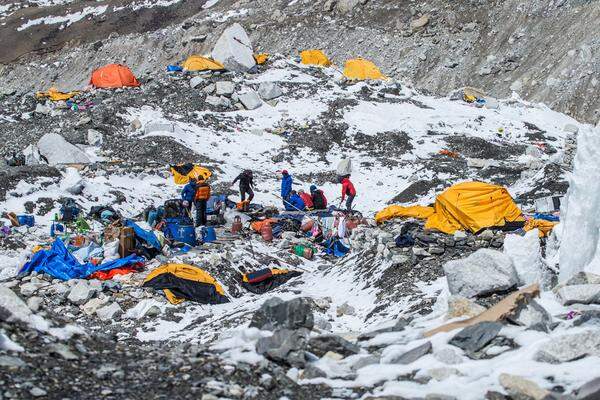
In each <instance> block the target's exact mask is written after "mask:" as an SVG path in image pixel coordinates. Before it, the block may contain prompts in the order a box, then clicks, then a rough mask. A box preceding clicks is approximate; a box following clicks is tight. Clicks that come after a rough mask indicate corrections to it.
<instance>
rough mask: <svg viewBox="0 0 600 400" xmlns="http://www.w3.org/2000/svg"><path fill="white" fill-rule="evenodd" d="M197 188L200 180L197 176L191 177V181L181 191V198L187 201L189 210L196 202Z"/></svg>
mask: <svg viewBox="0 0 600 400" xmlns="http://www.w3.org/2000/svg"><path fill="white" fill-rule="evenodd" d="M196 190H198V182H197V181H196V179H195V178H190V181H189V182H188V183H187V185H185V186H184V187H183V190H182V191H181V200H183V201H185V202H187V204H186V207H187V208H188V210H191V209H192V204H194V199H195V198H196Z"/></svg>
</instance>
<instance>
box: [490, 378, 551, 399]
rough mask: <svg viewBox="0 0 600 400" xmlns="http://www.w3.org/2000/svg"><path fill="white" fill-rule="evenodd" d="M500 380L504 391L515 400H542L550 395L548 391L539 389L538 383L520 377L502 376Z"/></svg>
mask: <svg viewBox="0 0 600 400" xmlns="http://www.w3.org/2000/svg"><path fill="white" fill-rule="evenodd" d="M498 380H499V381H500V385H502V387H503V388H504V390H506V391H507V392H508V394H509V395H510V396H511V398H514V399H533V400H542V399H544V398H545V397H546V396H547V395H549V394H550V392H549V391H547V390H546V389H542V388H541V387H539V386H538V384H537V383H535V382H532V381H530V380H528V379H525V378H523V377H521V376H518V375H510V374H500V376H499V377H498Z"/></svg>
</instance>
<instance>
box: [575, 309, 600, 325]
mask: <svg viewBox="0 0 600 400" xmlns="http://www.w3.org/2000/svg"><path fill="white" fill-rule="evenodd" d="M573 326H589V327H600V310H584V311H581V315H580V316H579V318H577V319H576V320H575V321H573Z"/></svg>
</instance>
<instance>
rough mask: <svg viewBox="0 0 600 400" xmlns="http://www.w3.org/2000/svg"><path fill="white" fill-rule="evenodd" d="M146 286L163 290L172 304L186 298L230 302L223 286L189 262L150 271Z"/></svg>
mask: <svg viewBox="0 0 600 400" xmlns="http://www.w3.org/2000/svg"><path fill="white" fill-rule="evenodd" d="M143 286H144V287H151V288H153V289H156V290H161V289H162V290H163V291H164V293H165V296H167V300H169V302H170V303H171V304H179V303H181V302H183V301H184V300H190V301H196V302H198V303H204V304H221V303H227V302H229V299H228V298H227V297H226V296H225V292H224V291H223V287H221V285H220V284H219V282H217V281H216V280H215V278H213V277H212V276H211V275H210V274H209V273H208V272H206V271H204V270H203V269H200V268H198V267H194V266H192V265H188V264H165V265H163V266H161V267H159V268H157V269H155V270H154V271H152V272H150V274H148V276H147V277H146V279H145V280H144V284H143Z"/></svg>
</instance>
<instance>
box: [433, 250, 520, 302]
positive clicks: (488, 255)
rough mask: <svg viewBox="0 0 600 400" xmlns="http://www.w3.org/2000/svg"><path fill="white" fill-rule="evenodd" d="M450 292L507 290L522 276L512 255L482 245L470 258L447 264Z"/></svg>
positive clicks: (471, 294) (472, 293)
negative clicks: (518, 274) (513, 261)
mask: <svg viewBox="0 0 600 400" xmlns="http://www.w3.org/2000/svg"><path fill="white" fill-rule="evenodd" d="M444 272H445V273H446V278H447V279H448V287H449V289H450V293H452V294H458V295H461V296H464V297H475V296H482V295H487V294H491V293H495V292H501V291H506V290H509V289H512V288H514V287H516V286H517V284H518V282H519V278H518V276H517V271H516V270H515V267H514V266H513V263H512V261H511V259H510V258H509V257H508V256H507V255H505V254H502V253H501V252H499V251H496V250H491V249H479V250H477V251H476V252H475V253H473V254H471V255H470V256H468V257H467V258H463V259H461V260H452V261H448V262H447V263H446V264H444Z"/></svg>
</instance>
